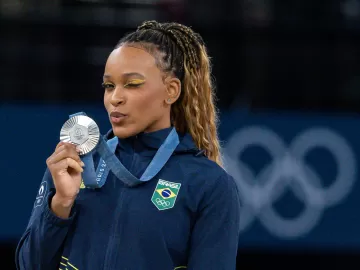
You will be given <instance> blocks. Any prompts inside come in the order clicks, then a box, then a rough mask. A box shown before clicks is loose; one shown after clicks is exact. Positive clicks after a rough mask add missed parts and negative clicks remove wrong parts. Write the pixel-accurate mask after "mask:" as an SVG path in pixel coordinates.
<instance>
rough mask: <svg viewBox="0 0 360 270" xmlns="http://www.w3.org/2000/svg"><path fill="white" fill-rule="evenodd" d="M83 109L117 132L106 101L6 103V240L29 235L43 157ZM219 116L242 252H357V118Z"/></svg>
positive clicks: (2, 136) (0, 115)
mask: <svg viewBox="0 0 360 270" xmlns="http://www.w3.org/2000/svg"><path fill="white" fill-rule="evenodd" d="M79 110H82V111H85V112H86V113H87V114H88V115H89V116H90V117H92V118H94V120H95V121H96V122H97V123H98V124H99V127H100V130H101V131H102V132H103V133H104V132H106V131H107V130H108V129H109V128H110V125H109V123H108V119H107V115H106V112H105V110H104V109H103V107H102V105H98V106H96V105H94V106H89V105H85V106H83V105H78V106H76V105H73V106H66V107H65V106H58V107H56V106H53V105H51V106H35V105H33V106H30V105H29V106H26V105H19V106H15V105H13V106H2V107H0V121H1V127H2V130H1V132H0V142H1V150H2V157H1V163H0V169H1V180H2V183H3V189H2V190H3V192H2V195H1V196H0V203H1V205H2V220H1V223H0V238H1V239H3V240H6V239H11V240H17V239H18V238H19V237H20V236H21V234H22V233H23V231H24V229H25V226H26V224H27V221H28V218H29V215H30V212H31V209H32V206H33V203H34V199H35V196H36V193H37V191H38V188H39V184H40V182H41V179H42V176H43V173H44V171H45V168H46V164H45V161H46V158H47V157H48V156H49V155H50V154H51V153H52V152H53V151H54V148H55V146H56V144H57V143H58V140H59V130H60V128H61V126H62V124H63V123H64V122H65V121H66V120H67V118H68V115H69V114H71V113H74V112H78V111H79ZM220 119H221V125H220V127H219V128H220V129H219V131H220V139H221V141H222V144H223V147H224V148H223V155H224V159H225V161H226V169H227V170H228V172H229V173H230V174H232V175H233V176H234V178H235V180H236V182H237V184H238V187H239V191H240V194H241V199H242V204H243V207H242V210H241V215H242V224H241V237H240V239H239V243H240V246H241V247H265V248H275V247H278V248H284V247H286V248H289V247H293V248H304V247H305V248H306V247H317V248H323V249H329V248H350V249H359V250H360V232H359V228H360V215H359V211H358V206H359V205H360V183H359V181H358V177H359V174H358V173H359V172H358V168H359V167H360V166H359V165H360V164H359V154H360V142H359V140H358V137H359V134H360V118H359V116H356V115H317V114H305V113H303V114H300V113H297V114H295V113H289V112H277V113H271V112H266V113H265V112H263V113H248V112H244V111H227V112H222V114H221V118H220ZM209 226H211V224H209Z"/></svg>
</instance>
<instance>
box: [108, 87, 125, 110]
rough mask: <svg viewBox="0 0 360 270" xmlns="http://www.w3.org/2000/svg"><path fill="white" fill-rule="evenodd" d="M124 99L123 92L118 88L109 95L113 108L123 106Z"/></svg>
mask: <svg viewBox="0 0 360 270" xmlns="http://www.w3.org/2000/svg"><path fill="white" fill-rule="evenodd" d="M125 102H126V98H125V96H124V92H123V91H122V89H120V87H116V88H115V89H114V91H113V92H112V94H111V98H110V103H111V105H113V106H118V105H121V104H125Z"/></svg>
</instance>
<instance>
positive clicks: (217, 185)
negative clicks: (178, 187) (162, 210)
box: [178, 156, 239, 198]
mask: <svg viewBox="0 0 360 270" xmlns="http://www.w3.org/2000/svg"><path fill="white" fill-rule="evenodd" d="M178 166H180V168H181V169H180V170H181V173H182V174H183V175H185V179H184V182H183V183H184V184H185V185H186V186H187V189H188V192H189V193H190V194H193V195H194V196H195V194H197V195H196V196H195V197H199V196H200V197H202V198H204V196H205V197H207V198H212V197H214V196H215V197H217V196H225V197H228V198H230V197H233V198H234V197H237V198H238V197H239V190H238V187H237V184H236V182H235V180H234V178H233V177H232V176H231V175H230V174H229V173H228V172H227V171H226V170H225V169H224V168H222V167H221V166H219V165H218V164H217V163H216V162H214V161H212V160H209V159H208V158H207V157H205V156H201V157H196V156H191V157H190V156H188V157H186V158H184V159H182V160H179V163H178Z"/></svg>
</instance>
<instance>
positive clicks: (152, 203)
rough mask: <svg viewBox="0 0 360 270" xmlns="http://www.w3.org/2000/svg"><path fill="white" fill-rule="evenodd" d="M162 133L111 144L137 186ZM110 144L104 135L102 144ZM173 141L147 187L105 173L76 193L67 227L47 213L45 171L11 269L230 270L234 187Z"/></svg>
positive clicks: (49, 186)
mask: <svg viewBox="0 0 360 270" xmlns="http://www.w3.org/2000/svg"><path fill="white" fill-rule="evenodd" d="M170 130H171V128H167V129H163V130H159V131H156V132H152V133H141V134H138V135H137V136H134V137H130V138H127V139H123V140H119V143H118V145H117V148H116V152H115V154H116V156H117V157H118V158H119V159H120V160H121V162H122V163H123V165H124V166H125V168H127V169H128V170H129V171H130V172H131V173H132V174H133V175H135V176H136V177H138V178H140V176H141V175H142V173H143V172H144V170H145V169H146V167H147V166H148V164H149V163H150V161H151V160H152V158H153V157H154V155H155V153H156V151H157V150H158V148H159V147H160V145H161V144H162V143H163V141H164V140H165V138H166V137H167V135H168V134H169V132H170ZM113 136H114V135H113V133H112V132H111V131H110V132H108V134H107V135H106V136H105V137H106V139H110V138H111V137H113ZM179 138H180V143H179V145H178V146H177V148H176V150H175V151H174V153H173V155H172V156H171V157H170V159H169V160H168V162H167V163H166V164H165V166H164V167H163V169H162V170H161V171H160V172H159V173H158V174H157V175H156V176H155V177H154V178H153V179H152V180H150V181H148V182H144V183H142V184H140V185H138V186H135V187H129V186H127V185H126V184H124V183H123V182H122V181H120V180H119V179H117V178H116V177H115V176H114V175H113V174H112V173H111V172H110V173H109V175H108V177H107V181H106V183H105V185H104V186H103V187H102V188H99V189H90V188H86V187H84V186H82V187H81V188H80V192H79V194H78V196H77V198H76V201H75V204H74V206H73V208H72V212H71V215H70V217H69V218H68V219H61V218H59V217H57V216H56V215H55V214H54V213H53V212H52V211H51V209H50V207H49V206H50V202H51V198H52V197H53V195H54V194H55V192H56V191H55V188H54V185H53V181H52V177H51V175H50V173H49V171H48V170H46V172H45V174H44V177H43V180H42V182H41V185H40V189H39V192H38V194H37V196H36V199H35V203H34V208H33V210H32V213H31V217H30V220H29V223H28V226H27V228H26V230H25V232H24V234H23V235H22V237H21V239H20V241H19V244H18V247H17V249H16V266H17V269H21V270H23V269H24V270H25V269H26V270H35V269H36V270H52V269H69V270H70V269H78V270H115V269H116V270H160V269H161V270H174V269H188V270H190V269H191V270H207V269H214V270H234V269H236V255H237V246H238V241H239V239H238V237H239V230H240V227H239V212H240V209H239V208H240V201H239V194H238V190H237V186H236V183H235V182H234V180H233V178H232V177H231V176H229V175H228V174H227V173H226V172H225V171H224V170H223V169H222V168H221V167H220V166H218V165H217V164H216V163H214V162H213V161H210V160H209V159H208V158H207V157H205V156H204V154H203V153H202V152H201V151H199V149H197V148H196V146H195V144H194V142H193V140H192V138H191V136H190V135H189V134H185V135H182V136H180V135H179ZM98 161H99V157H98V156H97V155H96V154H94V162H95V164H97V163H98Z"/></svg>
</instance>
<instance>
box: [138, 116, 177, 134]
mask: <svg viewBox="0 0 360 270" xmlns="http://www.w3.org/2000/svg"><path fill="white" fill-rule="evenodd" d="M169 127H171V122H170V117H169V118H168V119H164V120H162V121H156V122H155V123H153V124H151V125H149V126H148V127H147V128H146V129H145V130H144V133H150V132H155V131H158V130H161V129H165V128H169Z"/></svg>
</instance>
